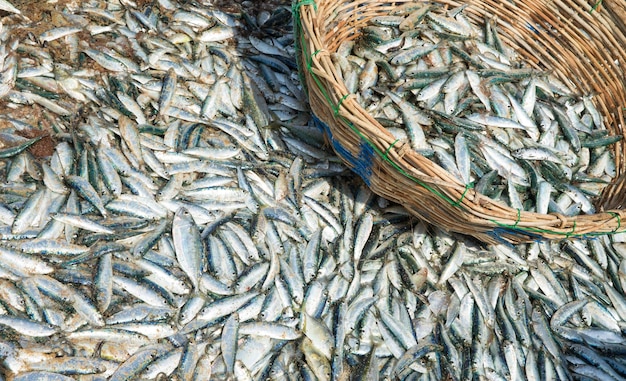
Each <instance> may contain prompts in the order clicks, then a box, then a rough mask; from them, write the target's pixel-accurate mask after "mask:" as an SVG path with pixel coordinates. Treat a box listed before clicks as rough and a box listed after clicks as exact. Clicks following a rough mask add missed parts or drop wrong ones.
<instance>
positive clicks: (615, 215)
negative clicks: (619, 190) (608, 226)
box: [607, 212, 622, 233]
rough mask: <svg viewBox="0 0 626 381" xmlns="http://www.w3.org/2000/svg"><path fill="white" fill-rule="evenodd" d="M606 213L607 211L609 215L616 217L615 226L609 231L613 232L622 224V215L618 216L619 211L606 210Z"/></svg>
mask: <svg viewBox="0 0 626 381" xmlns="http://www.w3.org/2000/svg"><path fill="white" fill-rule="evenodd" d="M607 213H609V214H610V215H612V216H613V217H615V218H616V219H617V227H616V228H615V229H613V231H612V232H611V233H615V232H617V231H618V230H619V228H620V227H621V226H622V217H620V215H619V213H615V212H607Z"/></svg>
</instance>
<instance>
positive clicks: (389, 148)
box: [383, 139, 400, 160]
mask: <svg viewBox="0 0 626 381" xmlns="http://www.w3.org/2000/svg"><path fill="white" fill-rule="evenodd" d="M399 141H400V139H396V141H395V142H393V143H391V145H390V146H389V147H387V149H386V150H385V153H384V154H383V158H384V159H385V160H387V155H389V151H391V149H392V148H393V146H395V145H396V143H397V142H399Z"/></svg>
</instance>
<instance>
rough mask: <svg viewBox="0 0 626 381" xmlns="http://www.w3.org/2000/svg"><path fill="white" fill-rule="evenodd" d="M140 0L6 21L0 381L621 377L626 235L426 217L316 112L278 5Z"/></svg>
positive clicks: (286, 13)
mask: <svg viewBox="0 0 626 381" xmlns="http://www.w3.org/2000/svg"><path fill="white" fill-rule="evenodd" d="M138 3H139V2H138ZM142 4H143V5H138V4H137V3H133V2H131V1H128V0H125V1H117V0H107V1H95V0H92V1H85V2H80V5H79V6H78V7H77V8H76V6H75V5H72V4H71V3H63V2H59V4H58V7H59V9H58V12H54V13H53V14H54V17H53V19H54V22H53V25H44V27H45V29H44V30H40V31H38V33H34V32H32V30H33V29H32V24H29V22H30V21H29V20H28V19H27V18H26V16H24V15H25V14H27V12H25V11H24V10H22V12H21V13H22V15H16V16H10V17H5V18H4V19H3V20H2V31H1V32H0V40H1V41H2V44H0V58H1V59H0V62H1V63H2V70H1V71H0V73H1V74H0V77H1V79H2V81H1V86H0V90H1V92H2V99H3V100H2V105H3V112H2V116H1V117H0V121H1V122H2V125H3V126H4V129H3V130H2V131H0V141H1V142H2V143H3V144H4V147H3V148H1V149H0V159H1V160H0V163H1V164H0V177H1V178H2V183H1V184H0V379H7V380H22V381H23V380H209V379H211V380H220V379H230V380H232V379H237V380H267V379H271V380H301V379H304V380H331V379H338V380H344V379H367V380H378V379H409V380H418V379H419V380H450V379H451V380H465V379H473V378H477V379H498V380H505V379H512V380H522V379H529V380H548V379H561V380H569V379H571V378H573V377H576V378H580V379H602V380H604V379H622V378H625V377H626V342H625V338H624V337H623V335H622V330H623V329H624V326H625V323H624V322H626V298H625V292H624V291H625V290H626V275H625V274H626V236H624V235H615V236H612V237H608V236H605V237H599V238H597V239H595V240H590V241H581V240H571V241H567V242H563V243H556V242H554V243H550V242H537V243H532V244H526V245H519V246H517V247H514V248H513V247H509V246H505V245H498V246H484V245H481V244H479V243H477V242H474V241H472V239H471V238H467V237H463V236H456V235H455V236H453V235H450V234H448V233H446V232H444V231H441V230H438V229H436V228H434V227H428V226H427V225H426V224H424V223H422V222H417V221H415V220H414V219H413V217H411V216H410V215H409V214H408V213H407V212H406V210H404V209H403V208H401V207H400V206H397V205H393V204H390V203H389V202H388V201H386V200H384V199H382V198H379V197H377V196H375V195H374V194H372V193H371V191H370V190H369V189H368V188H367V187H366V186H365V185H364V184H363V183H362V181H360V180H359V179H358V178H356V176H354V175H350V173H349V172H348V171H347V170H346V168H345V167H344V166H343V165H342V164H341V163H340V162H339V160H338V159H337V158H336V157H335V156H334V155H333V154H332V153H330V152H329V151H327V150H325V149H324V146H323V144H324V143H323V137H322V135H321V133H320V132H319V131H318V130H317V129H316V128H315V127H310V126H309V118H310V115H309V114H308V112H307V111H306V103H305V99H304V97H303V94H302V90H301V87H300V85H299V83H298V76H297V73H296V72H295V68H294V66H295V64H294V58H293V57H294V54H295V53H294V51H293V47H292V42H293V36H292V20H291V14H290V8H289V7H288V6H287V5H285V4H281V3H272V2H270V4H267V10H264V9H263V8H262V9H259V8H258V5H257V4H256V3H252V2H250V3H246V2H244V3H242V4H240V5H238V7H237V8H235V9H233V8H229V6H224V7H221V8H220V7H218V5H219V4H218V5H214V4H209V3H208V2H207V3H191V2H180V3H177V2H174V1H168V0H158V1H155V2H142ZM62 6H64V7H65V8H62ZM230 6H232V4H231V5H230ZM24 30H27V31H29V33H23V31H24ZM21 35H25V36H26V37H25V38H19V39H18V38H17V37H15V36H21ZM35 117H36V118H37V119H36V122H33V121H32V120H33V118H35Z"/></svg>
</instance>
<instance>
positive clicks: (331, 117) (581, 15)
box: [294, 0, 626, 243]
mask: <svg viewBox="0 0 626 381" xmlns="http://www.w3.org/2000/svg"><path fill="white" fill-rule="evenodd" d="M406 1H408V0H400V1H396V2H381V1H376V0H357V1H342V0H317V1H315V2H313V1H310V0H305V1H304V2H300V3H298V4H296V5H295V6H294V16H295V17H297V20H296V23H297V24H298V27H297V28H298V29H297V34H298V36H297V38H298V45H299V54H300V55H301V56H300V57H298V58H299V60H300V65H301V72H302V75H303V77H304V80H305V86H306V88H307V91H308V95H309V101H310V105H311V109H312V111H313V113H314V114H315V115H316V116H317V118H319V125H320V126H321V127H322V128H324V129H325V130H326V132H327V136H328V138H329V140H330V143H331V145H332V146H333V148H334V149H335V151H336V152H337V153H338V154H339V156H341V157H342V159H343V160H344V162H346V164H347V165H348V166H350V168H352V169H353V170H354V171H355V172H356V173H358V174H359V175H360V176H361V177H362V178H363V179H364V180H365V181H366V183H367V184H368V185H369V186H370V187H371V189H372V190H373V191H374V192H375V193H377V194H379V195H381V196H383V197H385V198H387V199H389V200H392V201H395V202H398V203H400V204H402V205H404V206H406V207H407V209H408V210H410V211H411V212H412V213H413V214H414V215H416V216H417V217H418V218H420V219H423V220H426V221H428V222H430V223H433V224H435V225H438V226H440V227H442V228H444V229H447V230H450V231H455V232H460V233H464V234H468V235H472V236H475V237H476V238H478V239H480V240H482V241H485V242H490V243H494V242H503V241H506V242H511V243H519V242H526V241H533V240H537V239H540V238H546V239H563V238H568V237H579V236H593V235H597V234H607V233H615V232H621V231H626V222H625V223H624V226H622V220H623V219H624V218H625V217H626V211H625V210H622V208H623V207H624V206H626V192H625V190H624V186H625V185H624V183H625V182H626V170H625V169H626V168H625V165H626V163H625V159H624V157H625V154H626V152H625V151H624V150H625V149H626V145H624V144H623V143H621V142H620V143H618V144H616V145H615V151H614V154H615V159H616V167H617V176H616V180H615V181H614V184H612V185H610V186H609V187H607V188H606V189H605V191H604V192H603V194H602V197H601V199H600V200H599V202H598V204H599V205H596V207H597V208H596V209H597V210H598V211H600V212H599V213H597V214H594V215H580V216H576V217H566V216H562V215H555V214H538V213H531V212H523V211H519V210H517V209H512V208H510V207H508V206H505V205H504V204H502V203H500V202H497V201H494V200H492V199H490V198H488V197H486V196H483V195H481V194H478V193H477V192H475V191H474V190H473V189H469V188H467V187H466V186H465V185H464V184H461V183H460V182H459V181H458V180H456V178H454V177H453V176H452V175H451V174H449V173H448V172H446V171H445V170H444V169H443V168H441V167H440V166H438V165H437V164H436V163H434V162H432V161H430V160H428V159H427V158H425V157H423V156H421V155H419V154H417V153H416V152H414V151H413V150H412V149H411V148H410V147H409V145H408V144H403V143H401V142H397V141H395V139H394V137H393V136H392V135H391V133H389V132H388V131H387V130H386V129H385V128H384V127H382V126H381V125H380V124H379V123H378V122H377V121H376V120H375V119H374V118H373V117H372V116H370V115H369V114H368V113H367V112H366V111H365V110H364V109H363V108H362V107H361V106H360V105H359V104H358V103H357V102H356V99H355V97H354V96H353V95H350V94H349V93H348V90H347V89H346V86H345V85H344V83H342V81H341V79H340V77H339V76H338V74H337V73H335V72H334V67H333V65H332V63H331V59H330V54H331V53H333V52H335V51H336V50H337V48H338V46H339V45H340V43H341V42H342V41H344V40H346V39H354V38H357V37H358V36H359V29H360V28H361V27H362V26H363V25H365V24H366V23H367V22H368V20H369V19H370V18H371V17H374V16H378V15H384V14H387V13H388V12H389V11H390V10H391V9H393V8H394V6H396V5H398V4H401V3H403V2H406ZM436 2H438V3H440V4H443V5H447V6H450V7H455V6H460V5H461V4H463V3H461V2H458V1H446V0H442V1H436ZM617 3H619V2H609V3H608V4H606V5H603V6H601V7H599V8H598V9H593V7H594V5H595V1H594V2H587V1H583V0H578V1H577V0H554V1H550V2H543V1H541V2H524V3H522V2H516V3H515V4H513V3H512V2H506V1H504V2H502V1H493V0H484V1H478V0H472V1H469V7H468V8H467V9H466V10H465V13H466V15H468V16H469V17H470V18H471V19H472V20H473V21H474V22H475V23H476V24H477V25H482V23H483V20H484V19H485V17H486V16H495V17H496V18H497V20H498V30H499V33H500V36H501V38H502V40H503V41H504V43H505V44H507V45H508V46H510V47H514V48H515V49H516V50H517V51H518V53H519V54H521V55H522V56H523V57H525V59H526V60H527V62H528V64H529V65H531V66H532V67H535V68H538V69H542V70H553V71H554V73H555V74H556V75H557V76H558V77H559V78H560V79H561V80H562V81H563V82H564V83H566V84H567V85H568V86H569V87H570V88H571V89H572V91H574V92H575V93H579V94H594V95H595V96H594V99H595V102H596V107H597V108H598V109H599V110H600V111H601V113H602V114H603V115H604V118H605V125H606V126H607V128H609V129H610V131H611V134H622V133H623V131H622V126H623V123H624V107H625V106H626V78H625V75H624V71H623V70H622V69H621V68H623V67H624V65H626V26H625V24H624V20H625V16H626V6H624V5H623V4H617ZM537 26H540V27H539V28H538V27H537Z"/></svg>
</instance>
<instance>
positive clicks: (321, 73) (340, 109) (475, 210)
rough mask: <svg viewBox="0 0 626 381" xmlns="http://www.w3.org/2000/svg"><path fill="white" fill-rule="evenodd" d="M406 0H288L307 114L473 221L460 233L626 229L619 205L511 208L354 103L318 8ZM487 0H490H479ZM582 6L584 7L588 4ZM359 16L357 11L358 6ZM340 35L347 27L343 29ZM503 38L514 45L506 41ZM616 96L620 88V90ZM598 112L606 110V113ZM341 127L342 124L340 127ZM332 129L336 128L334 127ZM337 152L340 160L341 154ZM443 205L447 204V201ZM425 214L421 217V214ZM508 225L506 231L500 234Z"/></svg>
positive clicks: (584, 233)
mask: <svg viewBox="0 0 626 381" xmlns="http://www.w3.org/2000/svg"><path fill="white" fill-rule="evenodd" d="M408 1H410V0H398V1H393V2H385V3H382V4H381V2H377V1H373V0H356V1H352V2H349V3H347V2H345V1H341V0H335V1H333V0H329V1H324V0H317V1H316V2H315V1H311V0H302V1H300V2H298V3H296V4H294V16H295V17H296V18H297V20H296V21H297V22H296V24H297V28H296V32H297V33H296V40H298V41H297V43H298V44H299V45H300V46H299V49H298V53H297V54H298V56H299V57H298V58H299V61H300V69H301V75H302V73H303V74H304V75H303V77H304V79H305V81H304V82H303V83H304V84H305V87H306V88H307V89H308V90H307V91H306V92H307V93H308V94H309V99H310V101H311V108H312V110H313V112H314V114H316V115H317V116H318V117H320V119H322V120H323V122H325V123H329V124H330V128H333V127H334V126H333V124H335V125H339V126H341V127H344V129H345V130H350V131H351V132H352V133H353V134H355V135H357V136H358V137H359V138H360V139H363V140H364V141H366V143H367V144H369V145H371V147H372V149H373V150H374V152H375V153H376V154H377V156H376V158H375V160H377V161H380V163H378V164H379V165H382V166H384V165H387V166H391V167H393V168H394V169H396V170H397V172H398V173H401V174H402V175H403V176H405V177H409V178H410V179H411V180H412V181H413V182H414V183H415V184H416V185H417V186H422V187H424V188H425V189H428V190H429V191H430V192H432V193H435V194H437V195H438V196H439V197H440V198H443V199H444V200H445V201H447V202H448V203H449V204H451V205H452V206H454V207H455V210H456V217H458V218H462V219H464V220H465V221H467V222H468V223H469V224H470V226H471V227H472V228H479V229H478V231H477V232H476V234H473V233H472V232H469V233H468V232H464V233H466V234H470V235H475V236H477V237H479V238H480V239H482V240H487V241H491V240H492V239H491V236H490V235H489V233H490V231H493V230H494V229H508V230H511V232H512V233H513V237H512V238H511V237H510V238H507V239H505V240H506V241H509V242H523V241H528V240H529V237H530V240H535V239H536V237H537V236H540V238H570V237H590V236H595V235H603V234H613V233H618V232H626V227H624V228H622V227H621V219H622V218H623V217H626V211H624V210H622V209H621V208H611V209H608V210H602V211H601V212H599V213H595V214H580V215H577V216H563V215H559V214H556V213H548V214H540V213H536V212H529V211H521V210H518V209H514V208H511V207H508V206H506V205H504V204H503V203H500V202H498V201H496V200H493V199H491V198H489V197H487V196H484V195H482V194H480V193H478V192H476V191H475V190H474V189H472V187H471V186H469V185H465V184H461V183H460V181H458V180H457V179H456V178H455V177H453V176H452V175H451V174H450V173H448V172H447V171H445V170H444V169H443V168H441V167H440V166H439V165H437V164H436V163H434V162H432V161H431V160H429V159H427V158H425V157H424V156H421V155H420V154H418V153H417V152H415V151H413V150H412V149H410V148H409V149H407V148H406V146H405V144H403V143H402V142H398V141H397V140H396V139H394V138H393V136H392V135H391V133H390V132H389V131H387V129H386V128H384V127H383V126H382V125H380V123H378V121H376V120H375V119H374V118H373V117H372V116H371V115H370V114H369V113H367V111H366V110H365V109H363V107H362V106H361V105H359V104H358V102H356V97H355V96H354V95H351V94H349V92H348V91H347V88H346V87H345V84H344V83H343V82H342V81H341V79H340V78H339V76H338V75H337V74H336V73H334V71H333V66H332V65H331V63H330V53H331V52H332V51H333V50H332V49H331V48H329V47H328V46H327V41H326V40H325V37H326V29H325V28H327V27H328V25H330V23H331V22H333V17H321V16H320V14H321V15H325V13H324V12H328V9H327V8H332V6H333V5H334V6H336V7H339V6H340V5H341V4H343V6H344V8H353V9H356V8H358V7H367V6H370V5H372V4H374V3H376V6H377V7H378V10H379V11H380V10H381V9H389V8H391V7H393V6H394V5H396V4H401V3H405V2H408ZM564 1H565V0H557V3H563V2H564ZM437 2H438V3H441V4H445V5H446V6H451V5H454V4H458V2H455V1H453V0H441V1H437ZM489 2H490V0H486V1H484V2H483V3H489ZM476 3H478V2H477V1H472V2H471V3H470V7H472V5H474V6H475V5H476ZM338 4H339V5H338ZM385 7H387V8H385ZM470 7H468V9H469V8H470ZM589 7H590V9H591V6H589ZM333 9H334V10H333V12H331V13H333V14H334V15H335V17H337V16H336V15H337V14H340V11H339V10H337V9H335V8H333ZM361 10H362V9H361ZM527 12H528V11H527ZM590 14H591V13H590ZM359 16H363V13H361V14H360V15H359ZM364 17H365V16H364ZM587 18H590V19H591V20H596V21H594V22H596V23H597V22H598V20H600V21H602V20H601V17H600V16H598V13H596V14H595V15H594V16H591V17H587ZM364 19H365V18H362V19H360V20H350V19H349V18H348V19H347V20H342V22H341V23H340V24H337V26H335V28H334V31H335V32H336V31H337V29H340V28H341V27H346V28H347V26H352V27H356V26H358V25H359V24H358V22H359V21H361V23H364V22H363V21H362V20H364ZM344 32H345V31H344ZM345 34H348V33H347V32H345V33H344V35H345ZM351 36H352V37H351V38H354V34H351ZM504 36H506V38H507V39H508V38H509V36H508V35H504ZM618 37H619V39H620V40H621V39H623V40H625V41H626V37H625V36H623V35H619V36H618ZM611 38H612V39H613V40H617V39H618V38H617V37H615V36H612V37H611ZM507 45H508V46H514V45H513V44H511V43H510V42H509V43H508V44H507ZM309 48H310V49H309ZM313 49H314V50H313ZM309 51H312V53H308V52H309ZM620 54H622V56H621V57H620V58H622V60H623V59H624V57H626V52H624V51H623V49H621V53H620ZM621 80H622V85H623V89H622V90H624V88H626V85H624V82H623V77H622V79H621ZM311 85H314V86H311ZM324 86H325V87H324ZM316 88H317V90H316ZM318 90H319V91H318ZM622 96H625V95H624V94H622ZM324 101H327V102H328V104H327V105H326V108H329V107H330V108H332V109H333V112H332V115H331V117H330V118H328V117H325V116H324V114H325V112H324V107H325V106H324V103H323V102H324ZM622 111H623V110H621V109H618V110H617V118H613V119H612V121H613V122H612V126H613V128H615V130H614V131H613V132H615V131H619V132H621V128H622V126H621V123H620V122H619V121H623V120H624V119H623V112H622ZM318 114H321V115H318ZM604 115H605V117H606V114H604ZM345 127H348V128H347V129H346V128H345ZM338 129H339V128H335V130H338ZM336 132H337V131H335V133H336ZM615 151H616V153H615V156H616V161H619V162H620V163H622V161H623V158H624V156H623V155H619V152H618V151H619V150H618V149H617V147H616V148H615ZM340 156H341V155H340ZM342 158H343V157H342ZM343 159H344V161H345V158H343ZM618 168H619V169H618V171H623V167H622V166H618ZM353 169H354V168H353ZM425 169H427V170H429V172H427V171H425ZM618 173H619V172H618ZM362 177H363V176H362ZM614 181H617V182H622V183H623V177H622V176H620V175H616V178H615V179H614ZM616 189H618V190H620V189H621V187H620V186H617V187H616ZM373 190H374V191H375V193H378V192H376V189H373ZM603 194H604V192H603ZM382 196H384V197H388V198H390V199H393V200H394V201H396V202H398V201H400V203H402V201H403V200H402V198H401V197H389V194H382ZM444 209H445V210H447V211H449V208H444ZM412 211H413V212H414V214H417V215H418V216H420V217H423V216H422V213H420V212H419V211H417V212H416V211H415V210H412ZM426 219H427V220H428V218H426ZM444 227H445V226H444ZM511 232H507V234H509V233H511ZM518 233H519V235H521V236H522V237H521V238H519V239H518V238H516V237H515V235H516V234H518ZM485 234H487V236H485ZM481 237H482V238H481Z"/></svg>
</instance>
